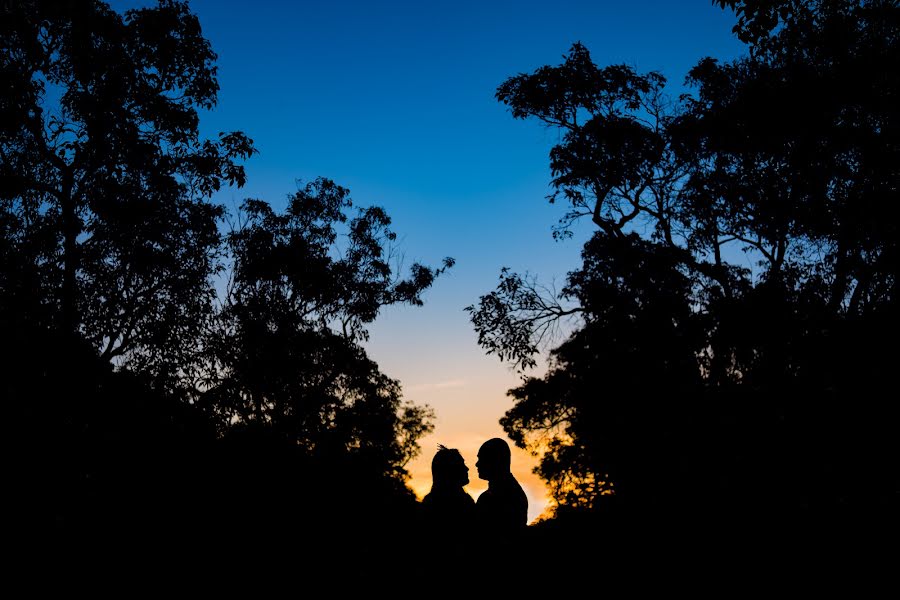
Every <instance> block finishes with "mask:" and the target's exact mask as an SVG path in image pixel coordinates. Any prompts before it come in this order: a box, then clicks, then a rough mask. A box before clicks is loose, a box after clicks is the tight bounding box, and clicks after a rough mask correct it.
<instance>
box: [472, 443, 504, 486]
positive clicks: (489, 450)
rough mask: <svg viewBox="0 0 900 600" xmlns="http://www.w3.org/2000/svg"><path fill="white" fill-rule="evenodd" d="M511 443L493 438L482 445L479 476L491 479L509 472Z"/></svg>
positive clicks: (476, 465) (479, 452)
mask: <svg viewBox="0 0 900 600" xmlns="http://www.w3.org/2000/svg"><path fill="white" fill-rule="evenodd" d="M510 458H511V456H510V452H509V444H507V443H506V441H505V440H503V439H501V438H493V439H490V440H488V441H486V442H485V443H483V444H482V445H481V448H480V449H479V450H478V462H476V463H475V468H476V469H478V477H479V478H481V479H484V480H486V481H490V480H491V479H494V478H496V477H501V476H503V475H506V474H508V473H509V463H510Z"/></svg>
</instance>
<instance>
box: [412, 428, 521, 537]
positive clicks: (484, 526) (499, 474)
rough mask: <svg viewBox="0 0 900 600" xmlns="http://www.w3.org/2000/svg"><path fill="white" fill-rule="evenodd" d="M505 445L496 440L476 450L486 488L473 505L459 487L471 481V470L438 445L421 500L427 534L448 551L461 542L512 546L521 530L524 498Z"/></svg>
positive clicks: (455, 451)
mask: <svg viewBox="0 0 900 600" xmlns="http://www.w3.org/2000/svg"><path fill="white" fill-rule="evenodd" d="M510 459H511V455H510V451H509V445H508V444H507V443H506V442H505V441H504V440H502V439H500V438H494V439H491V440H488V441H486V442H485V443H484V444H482V446H481V449H480V450H478V462H476V463H475V468H476V469H478V477H479V478H480V479H484V480H486V481H487V482H488V489H487V490H486V491H485V492H483V493H482V494H481V496H479V497H478V502H477V503H476V502H475V501H474V500H472V497H471V496H470V495H469V494H467V493H466V491H465V490H464V489H463V486H464V485H466V484H467V483H469V467H467V466H466V461H465V460H464V459H463V457H462V455H461V454H460V453H459V451H458V450H454V449H452V448H445V447H444V446H440V447H439V450H438V451H437V454H435V455H434V459H433V460H432V461H431V474H432V480H433V484H432V486H431V492H430V493H429V494H428V495H427V496H425V498H424V499H423V500H422V508H423V512H424V515H425V523H426V527H427V528H428V529H429V531H428V533H429V535H430V537H431V539H432V540H434V541H435V542H438V543H441V544H446V545H447V546H448V547H452V546H457V547H458V546H459V545H460V544H463V543H465V542H469V541H475V542H476V543H479V544H481V543H484V542H493V543H495V544H498V543H499V544H502V545H511V544H513V543H515V542H516V541H517V539H518V538H519V536H520V535H521V534H522V532H523V531H524V530H525V526H526V524H527V521H528V498H526V497H525V492H524V491H522V486H521V485H519V482H518V481H516V478H515V477H513V475H512V473H511V472H510Z"/></svg>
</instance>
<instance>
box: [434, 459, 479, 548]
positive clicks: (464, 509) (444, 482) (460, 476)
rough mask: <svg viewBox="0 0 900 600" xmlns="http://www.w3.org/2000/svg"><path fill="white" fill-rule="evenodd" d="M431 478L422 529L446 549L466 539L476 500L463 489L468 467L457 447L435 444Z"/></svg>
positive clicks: (471, 523)
mask: <svg viewBox="0 0 900 600" xmlns="http://www.w3.org/2000/svg"><path fill="white" fill-rule="evenodd" d="M431 478H432V481H433V483H432V485H431V491H430V492H429V493H428V495H427V496H425V498H424V499H423V500H422V513H423V521H424V526H425V531H424V532H423V533H425V535H427V536H429V538H430V540H431V541H432V542H434V543H435V544H438V545H440V546H443V547H446V548H447V549H448V550H449V549H455V548H459V547H461V545H462V544H463V543H464V542H466V541H468V538H469V536H470V534H471V532H472V526H473V522H474V519H475V501H474V500H472V496H470V495H469V494H467V493H466V491H465V490H464V489H463V486H464V485H466V484H467V483H469V467H467V466H466V461H465V460H464V459H463V457H462V454H460V453H459V450H455V449H453V448H445V447H444V446H441V445H438V451H437V454H435V455H434V458H433V459H432V461H431Z"/></svg>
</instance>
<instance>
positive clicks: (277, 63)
mask: <svg viewBox="0 0 900 600" xmlns="http://www.w3.org/2000/svg"><path fill="white" fill-rule="evenodd" d="M147 4H150V3H148V2H133V1H129V2H112V6H113V7H114V8H117V9H119V10H121V9H124V8H128V7H133V6H141V5H147ZM192 7H193V9H194V11H195V12H196V13H197V14H198V15H199V17H200V21H201V24H202V26H203V31H204V34H205V35H206V37H207V38H208V39H209V40H210V41H211V42H212V45H213V48H214V50H215V51H216V52H217V53H218V55H219V61H218V66H219V83H220V86H221V92H220V96H219V105H218V107H217V108H216V109H215V110H214V111H212V112H211V113H209V114H206V115H205V116H204V117H203V121H202V126H203V128H204V130H205V131H206V132H208V134H210V135H214V134H215V133H217V132H218V131H222V130H234V129H240V130H243V131H244V132H246V133H247V134H248V135H250V137H252V138H253V139H254V140H255V142H256V145H257V148H258V149H259V155H257V156H255V157H253V158H252V159H251V160H250V161H249V162H248V163H247V173H248V184H247V186H246V187H245V188H244V189H242V190H226V191H223V192H222V193H220V195H219V198H218V199H219V200H220V201H222V202H225V203H226V204H228V205H231V206H236V205H238V204H239V203H240V201H241V200H242V199H243V198H245V197H258V198H262V199H265V200H268V201H270V202H272V203H273V204H275V205H276V206H281V205H283V202H284V199H285V197H286V196H287V194H289V193H290V192H292V191H294V190H295V189H296V184H295V181H296V180H297V179H302V180H311V179H313V178H315V177H317V176H325V177H329V178H331V179H334V180H335V181H336V182H337V183H339V184H341V185H343V186H345V187H348V188H350V190H351V193H352V196H353V198H354V201H355V202H356V203H357V204H360V205H369V204H378V205H381V206H384V207H385V208H386V209H387V210H388V212H389V214H390V215H391V216H392V217H393V219H394V228H395V230H396V231H397V232H398V234H399V236H400V241H401V242H402V249H403V251H404V254H405V256H406V257H407V262H412V261H414V260H418V261H422V262H425V263H430V264H435V265H436V264H438V263H439V261H440V260H441V259H442V258H443V257H444V256H453V257H455V258H456V259H457V261H458V262H457V266H456V267H455V268H454V269H453V270H452V272H450V273H449V274H448V275H447V276H445V277H443V278H441V279H440V280H438V281H437V282H436V284H435V286H434V288H433V289H432V290H430V291H429V292H428V293H427V295H426V306H425V307H423V308H409V307H406V308H400V309H391V310H388V311H385V313H384V314H383V315H382V317H381V318H380V319H379V321H378V322H377V323H376V324H375V326H374V327H372V339H371V341H370V343H369V344H368V347H369V350H370V353H371V354H372V357H373V358H374V359H375V360H376V361H378V362H379V364H380V365H381V367H382V369H383V370H384V371H385V372H386V373H387V374H389V375H391V376H392V377H395V378H398V379H400V380H401V382H402V383H403V384H404V388H405V390H406V396H407V397H408V398H410V399H412V400H414V401H416V402H427V403H429V404H431V406H432V407H433V408H434V409H435V410H436V412H437V416H438V421H437V429H436V431H435V434H434V435H433V436H430V437H429V438H427V439H425V440H423V455H422V457H421V458H420V459H419V460H417V461H416V462H415V463H413V464H412V465H411V470H412V473H413V481H412V484H413V487H414V488H415V489H417V491H419V492H420V493H421V492H427V490H428V487H429V486H430V474H429V473H428V465H429V464H430V460H431V456H432V455H433V453H434V451H435V450H436V445H437V443H443V444H446V445H448V446H456V447H458V448H460V450H461V451H462V453H463V456H464V457H465V458H466V461H467V463H468V464H469V466H470V467H474V463H475V453H476V452H477V448H478V444H480V442H481V441H484V440H485V439H487V438H488V437H491V436H494V435H499V434H501V433H502V432H501V430H500V427H499V425H498V424H497V420H498V419H499V418H500V417H501V416H502V415H503V413H504V412H505V411H506V410H507V409H508V408H509V407H510V401H509V399H508V398H506V397H505V395H504V392H505V390H506V389H508V388H509V387H510V386H512V385H515V384H516V382H517V378H516V376H515V374H513V373H511V372H510V371H509V370H508V369H507V368H506V367H505V366H504V365H502V364H500V363H499V362H498V361H497V360H496V359H494V358H493V357H485V356H484V355H483V353H482V352H481V350H480V349H479V348H478V346H477V345H476V342H475V340H476V338H475V334H474V332H473V331H472V328H471V326H470V325H469V322H468V319H467V318H466V314H465V313H464V312H463V307H465V306H466V305H468V304H472V303H474V302H476V301H477V299H478V297H479V295H481V294H484V293H486V292H488V291H490V290H491V289H492V288H493V287H494V285H495V284H496V280H497V275H498V273H499V270H500V268H501V267H503V266H508V267H511V268H512V269H513V270H517V271H520V272H521V271H530V272H532V273H537V274H539V275H540V276H541V277H542V278H543V279H545V280H547V281H550V280H552V279H554V278H555V279H556V281H557V282H560V283H561V282H562V281H563V279H564V277H565V273H566V272H567V271H569V270H571V269H573V268H575V267H576V266H577V265H578V262H579V251H580V245H581V244H580V240H583V239H585V237H586V235H587V234H589V233H590V226H589V224H588V223H585V224H584V225H583V226H582V227H581V228H580V229H579V231H578V232H577V235H576V237H575V239H573V240H569V241H566V242H554V241H553V240H552V238H551V226H552V225H553V224H554V223H555V222H556V220H557V219H558V218H559V217H560V216H561V213H562V210H563V207H560V206H551V205H549V204H548V203H547V201H546V200H545V199H544V197H545V196H546V194H547V193H548V191H549V190H548V185H547V184H548V181H549V179H550V174H549V169H548V166H547V165H548V159H547V152H548V151H549V149H550V147H551V146H552V145H553V144H554V142H555V141H556V132H554V131H552V130H547V129H544V128H542V127H540V126H539V125H537V124H536V123H530V122H522V121H515V120H513V119H512V117H511V116H510V115H509V113H508V112H507V110H506V109H505V107H504V106H502V105H501V104H499V103H498V102H497V101H496V100H495V99H494V90H495V89H496V87H497V86H498V85H499V84H500V83H502V82H503V81H504V79H506V78H507V77H510V76H513V75H516V74H518V73H522V72H528V71H531V70H533V69H535V68H538V67H540V66H542V65H545V64H558V63H559V62H560V61H561V60H562V56H563V55H564V54H565V53H566V52H567V51H568V49H569V47H570V46H571V45H572V43H574V42H576V41H581V42H582V43H584V44H585V45H586V46H587V48H588V49H589V50H590V52H591V55H592V57H593V59H594V62H595V63H597V64H598V65H600V66H604V65H607V64H614V63H626V64H629V65H631V66H633V67H635V68H636V69H638V70H640V71H647V70H657V71H660V72H662V73H663V74H664V75H665V76H666V77H667V78H668V79H669V83H670V89H671V92H672V94H673V95H677V94H679V93H681V92H683V91H686V90H685V89H684V88H683V87H682V83H683V80H684V77H685V75H686V74H687V71H688V70H689V69H690V68H691V67H692V66H693V65H694V64H695V63H696V62H697V61H698V60H699V59H700V58H702V57H704V56H714V57H717V58H720V59H726V60H727V59H730V58H734V57H736V56H737V55H739V54H740V53H742V52H743V48H742V46H741V45H740V44H739V42H738V41H737V40H736V39H735V38H734V37H733V35H732V34H731V27H732V25H733V23H734V17H733V15H732V14H731V13H730V12H725V11H722V10H721V9H719V8H717V7H714V6H713V5H712V2H711V0H677V1H676V0H670V1H649V0H643V1H642V0H631V1H630V2H607V1H603V0H599V1H597V0H595V1H594V2H569V1H565V0H558V1H554V2H527V1H517V2H507V1H503V2H488V1H482V2H468V1H464V2H460V1H454V2H443V1H438V2H421V1H419V2H337V1H330V2H318V1H317V2H288V1H274V0H270V1H266V0H256V1H255V2H252V3H248V2H246V1H241V2H237V1H227V0H195V1H194V2H192ZM533 463H534V459H533V458H531V457H529V456H527V455H526V454H525V453H524V452H517V453H516V459H515V465H514V466H515V470H516V474H517V476H518V477H519V478H520V479H521V480H523V481H524V482H525V483H526V491H527V492H528V494H529V497H530V499H531V505H532V506H531V509H530V511H529V512H530V516H531V517H534V516H536V515H537V514H538V513H540V511H541V510H542V509H543V506H544V498H543V495H544V492H543V490H542V488H541V486H540V483H539V482H538V481H537V480H536V478H534V477H533V476H532V475H529V474H528V471H529V470H530V467H531V465H533ZM474 473H475V470H474V468H472V472H471V475H472V477H473V481H472V483H471V485H470V486H469V488H468V489H469V491H470V492H472V493H473V495H477V493H478V492H479V491H480V490H482V489H484V482H480V481H477V480H476V479H475V475H474Z"/></svg>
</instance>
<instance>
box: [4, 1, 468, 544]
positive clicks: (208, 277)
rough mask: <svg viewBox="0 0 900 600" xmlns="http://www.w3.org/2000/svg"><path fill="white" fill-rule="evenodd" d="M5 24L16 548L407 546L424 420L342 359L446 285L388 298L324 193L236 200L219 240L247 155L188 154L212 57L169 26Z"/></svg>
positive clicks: (382, 250) (49, 21) (370, 256)
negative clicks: (357, 532) (371, 541)
mask: <svg viewBox="0 0 900 600" xmlns="http://www.w3.org/2000/svg"><path fill="white" fill-rule="evenodd" d="M0 10H2V13H0V88H2V93H0V339H2V356H0V364H2V389H3V398H2V399H3V406H4V421H3V422H4V424H5V427H4V433H5V436H4V437H5V439H6V441H7V443H8V445H9V450H8V451H7V453H6V454H7V456H8V457H9V458H10V459H11V461H10V462H11V463H13V466H12V473H13V476H12V477H11V478H10V480H9V481H8V482H7V485H6V486H5V487H6V489H7V490H8V493H7V497H9V498H12V499H13V500H14V502H13V506H12V508H10V509H8V510H9V513H8V514H9V516H10V518H11V520H12V522H15V523H16V524H17V526H18V528H19V529H20V531H19V532H20V533H22V534H23V535H24V536H25V537H27V538H30V539H33V540H42V539H43V538H42V536H43V535H50V536H55V539H57V540H58V539H60V536H61V537H62V538H66V539H70V540H82V541H90V540H91V539H97V538H101V537H103V536H104V535H109V536H113V537H115V538H117V539H119V540H120V541H130V542H132V543H140V544H144V543H145V542H146V541H147V540H148V539H153V540H157V541H160V542H163V541H165V543H167V544H169V545H171V546H172V549H174V550H178V549H179V548H178V546H179V542H178V541H177V540H186V539H191V540H194V541H195V542H196V543H201V544H202V543H209V544H210V545H211V546H215V544H216V541H222V542H225V541H234V540H240V539H244V540H246V539H248V538H255V537H257V536H258V537H259V539H273V538H277V537H279V536H291V537H292V539H294V540H295V542H294V543H293V544H292V548H293V549H294V550H301V549H304V548H306V549H310V548H316V543H317V542H316V540H321V539H329V537H328V536H329V535H333V536H334V538H333V540H332V542H333V543H334V544H336V545H337V544H348V543H350V542H348V538H342V537H341V536H340V535H338V534H337V533H336V532H338V531H343V532H344V533H347V532H348V531H353V530H354V528H359V527H369V528H378V527H381V528H383V529H386V528H388V527H389V526H397V527H400V530H401V531H402V524H401V525H398V522H399V519H401V518H402V517H403V516H404V515H405V513H404V511H407V510H408V509H409V507H410V506H412V503H413V502H414V500H415V498H414V496H413V494H412V492H411V490H409V488H408V487H406V477H407V473H406V471H405V468H404V467H405V465H406V464H407V463H408V462H409V460H410V459H411V458H412V457H413V456H415V455H416V453H417V452H418V449H419V447H418V439H419V438H420V437H421V436H422V435H423V434H425V433H427V432H428V431H430V429H431V427H432V425H431V423H432V413H431V411H430V409H429V408H428V407H423V406H415V405H412V404H410V403H408V402H405V401H404V400H403V399H402V394H401V389H400V385H399V383H398V382H397V381H395V380H393V379H391V378H390V377H388V376H387V375H386V374H384V373H383V372H381V370H380V369H379V367H378V365H377V364H376V363H375V362H374V361H372V360H371V359H370V358H369V357H368V356H367V355H366V352H365V350H364V349H363V347H362V345H361V342H362V341H364V340H365V339H366V337H367V327H368V325H369V324H370V323H371V322H372V321H373V320H374V319H375V318H376V317H377V316H378V313H379V312H380V310H381V308H382V307H384V306H389V305H395V304H410V305H421V304H422V295H423V293H424V292H425V290H427V289H428V288H429V287H430V286H431V285H432V283H433V282H434V280H435V278H436V277H437V276H438V275H440V274H441V273H442V272H443V271H444V270H445V269H446V268H449V267H450V266H452V262H453V261H452V260H451V259H446V260H445V262H444V265H443V266H442V267H440V268H430V267H427V266H424V265H421V264H413V265H412V266H411V267H410V268H409V269H408V270H407V272H406V274H404V273H401V272H400V263H399V261H398V260H397V256H396V255H395V254H396V253H395V247H394V245H395V240H396V235H395V233H394V232H393V231H392V230H391V219H390V217H389V216H388V215H387V213H386V212H385V211H384V210H383V209H381V208H379V207H376V206H372V207H364V208H357V207H355V206H354V205H353V203H352V201H351V199H350V195H349V191H348V190H346V189H344V188H342V187H340V186H338V185H336V184H335V183H333V182H331V181H330V180H327V179H317V180H315V181H313V182H310V183H308V184H306V185H304V186H301V187H300V189H299V191H297V192H296V193H295V194H293V195H292V196H290V198H289V200H288V202H287V207H286V208H285V209H284V210H283V211H277V210H275V209H274V208H273V207H272V206H271V205H270V204H268V203H267V202H265V201H263V200H255V199H253V200H247V201H246V202H245V203H244V205H243V207H242V208H241V210H240V211H239V213H238V214H233V215H226V211H225V209H224V208H223V207H222V206H220V205H219V204H217V203H215V202H214V201H213V194H214V193H215V192H216V191H217V190H219V189H220V188H221V187H222V186H226V185H233V186H238V187H240V186H242V185H243V184H244V182H245V173H244V169H243V167H242V166H241V161H243V160H245V159H247V158H249V157H251V156H252V154H254V152H255V149H254V146H253V142H252V141H251V140H250V138H249V137H247V136H246V135H245V134H243V133H241V132H230V133H221V134H219V135H218V137H216V138H214V139H204V138H203V137H202V136H201V135H200V134H199V130H198V124H199V112H198V111H199V110H201V109H211V108H213V107H214V106H215V103H216V94H217V91H218V83H217V81H216V67H215V59H216V55H215V53H214V52H213V50H212V48H211V47H210V44H209V42H208V41H207V40H206V39H205V38H204V37H203V35H202V32H201V28H200V24H199V22H198V19H197V17H196V16H195V15H193V14H192V13H191V11H190V10H189V8H188V6H187V3H185V2H179V1H174V0H162V1H161V2H159V4H158V5H157V6H154V7H152V8H145V9H139V10H131V11H128V12H126V13H125V14H119V13H116V12H115V11H113V10H111V9H110V8H109V7H108V6H107V5H106V4H105V3H104V2H100V1H92V0H81V1H77V2H69V1H65V2H64V1H40V0H34V1H28V0H16V1H13V2H4V3H2V8H0ZM226 223H229V224H231V227H230V229H229V228H226ZM223 282H225V291H224V292H222V293H219V292H217V289H216V286H217V285H220V286H221V285H222V283H223ZM350 539H351V540H352V539H353V538H350ZM296 540H305V541H304V542H303V543H301V542H299V541H296ZM38 543H41V542H38ZM317 548H318V550H321V547H317Z"/></svg>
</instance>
